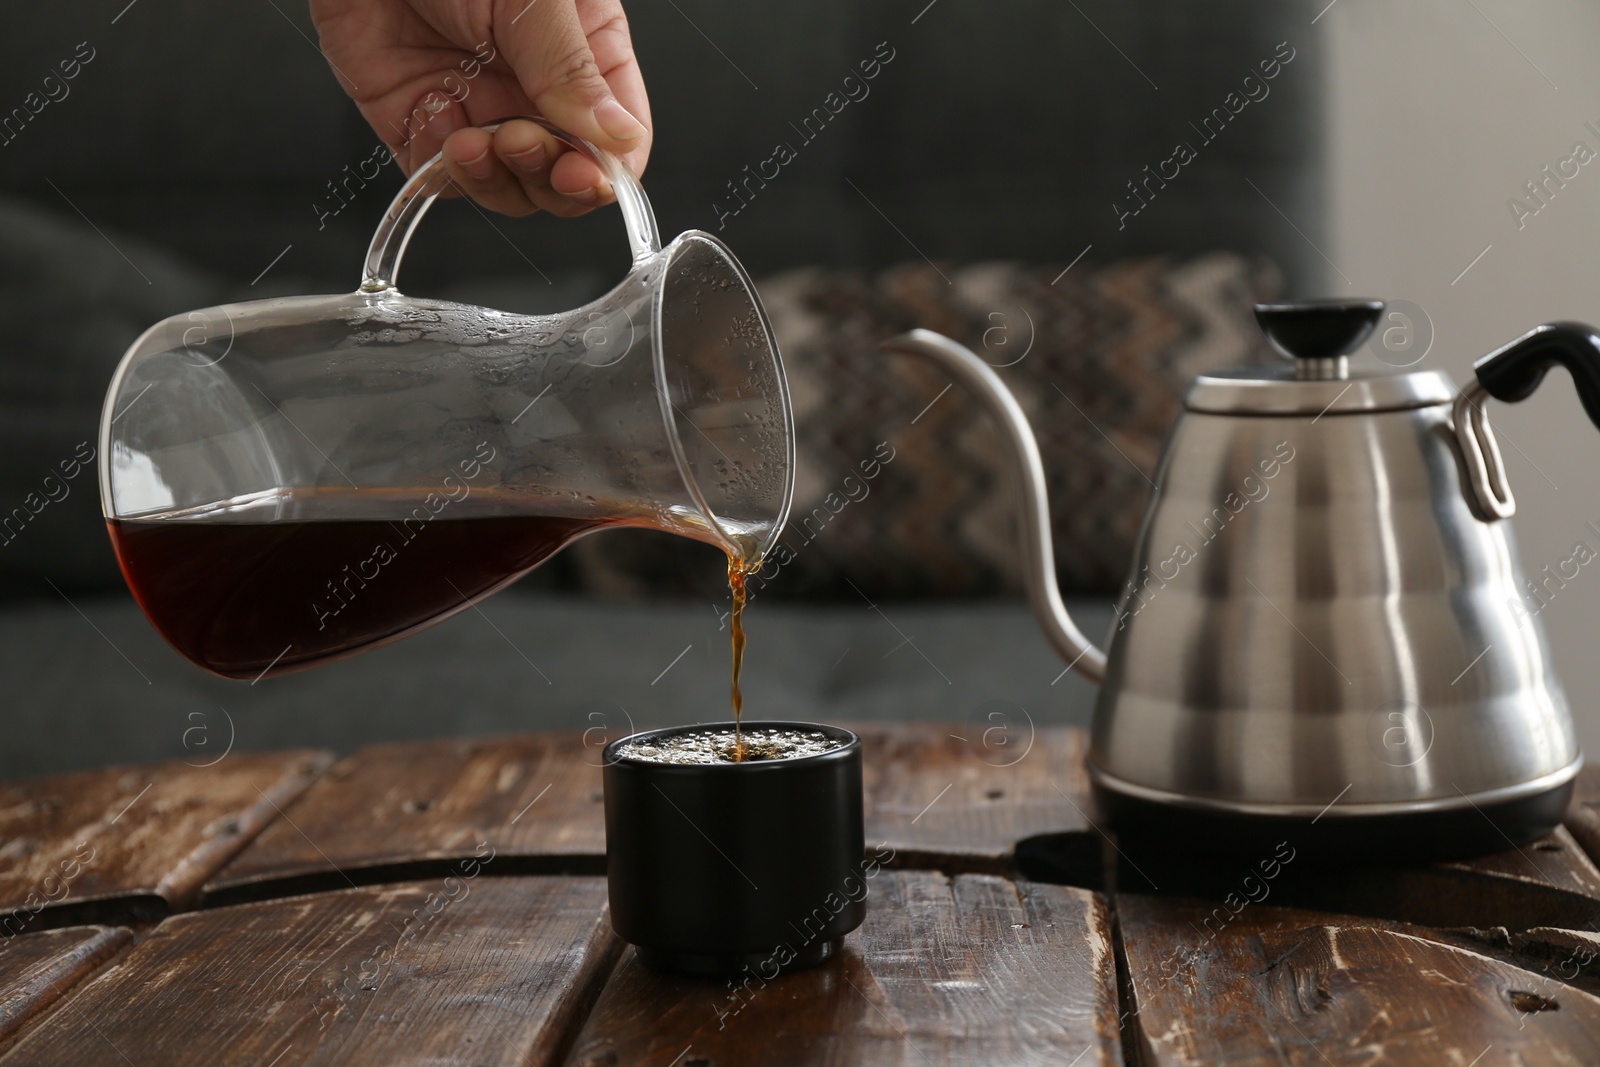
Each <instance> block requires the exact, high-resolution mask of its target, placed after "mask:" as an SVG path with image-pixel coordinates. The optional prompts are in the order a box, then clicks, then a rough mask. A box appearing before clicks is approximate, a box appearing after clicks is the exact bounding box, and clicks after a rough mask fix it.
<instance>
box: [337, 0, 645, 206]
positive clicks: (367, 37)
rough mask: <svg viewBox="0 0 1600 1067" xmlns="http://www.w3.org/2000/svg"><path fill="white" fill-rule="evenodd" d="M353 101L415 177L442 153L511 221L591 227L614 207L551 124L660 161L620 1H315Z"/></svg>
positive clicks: (463, 184) (634, 158) (626, 155)
mask: <svg viewBox="0 0 1600 1067" xmlns="http://www.w3.org/2000/svg"><path fill="white" fill-rule="evenodd" d="M311 18H312V21H313V22H314V23H315V24H316V27H317V33H318V35H319V37H320V38H321V41H322V51H323V54H324V55H325V56H327V59H328V64H329V66H331V67H332V68H333V71H334V75H335V76H336V77H337V78H338V80H339V84H340V85H341V86H343V87H344V90H345V92H347V93H349V94H350V97H351V99H352V100H354V101H355V102H356V105H357V106H358V107H359V108H360V109H361V114H362V116H363V117H364V118H365V119H366V120H367V122H368V123H370V124H371V126H372V128H373V130H375V131H376V132H377V134H378V136H379V137H381V138H383V141H384V143H385V144H386V145H388V146H389V150H390V151H391V152H392V153H393V154H394V156H395V159H396V160H397V161H398V162H399V163H400V165H401V167H402V168H404V170H405V172H406V173H407V174H411V173H412V172H414V171H415V170H416V169H417V168H418V167H420V166H421V165H422V164H424V163H426V162H427V161H428V160H429V159H432V158H433V156H434V155H435V154H436V153H438V152H440V151H441V150H442V151H443V152H444V160H445V165H446V167H447V169H448V171H449V174H450V177H451V178H452V179H453V180H454V181H455V183H456V185H457V186H458V187H459V188H460V189H461V190H463V191H464V192H466V193H467V194H468V195H469V196H471V197H472V198H473V199H474V200H476V201H478V202H479V203H480V204H483V205H484V206H485V207H488V208H492V209H493V210H495V211H501V212H504V213H505V214H507V215H527V214H530V213H531V212H534V211H538V210H544V211H548V212H550V213H551V214H554V215H563V216H569V215H581V214H582V213H584V212H585V211H588V210H590V209H591V208H594V207H598V206H599V205H601V204H604V203H608V202H609V201H610V200H611V199H612V192H611V186H610V183H609V182H607V181H606V179H605V177H604V175H603V174H602V173H601V171H600V168H599V167H597V166H596V165H595V164H594V162H593V161H591V160H590V159H588V158H587V157H585V156H583V155H582V154H581V153H578V152H574V151H572V150H571V149H569V148H567V146H566V145H563V144H562V143H561V142H559V141H557V140H556V139H555V138H554V137H552V136H551V135H550V134H549V132H548V131H546V130H545V129H544V128H543V127H541V126H539V125H538V124H536V123H532V122H521V121H513V122H507V123H504V124H503V125H502V126H501V127H500V128H499V129H498V130H497V131H495V133H494V134H493V136H491V135H489V134H488V133H485V132H484V131H483V130H481V129H478V128H477V127H479V126H481V125H484V124H486V123H491V122H494V121H496V120H498V119H504V118H506V117H508V116H512V115H539V116H541V117H543V118H546V119H549V120H550V121H551V122H553V123H555V124H556V125H557V126H560V127H561V128H562V129H564V130H566V131H567V132H568V133H574V134H577V135H578V136H580V137H582V138H584V139H585V140H588V141H590V142H591V143H593V144H595V145H598V146H599V147H601V148H604V149H606V150H607V151H610V152H613V153H615V154H617V155H619V156H621V157H622V160H623V162H624V163H625V164H626V165H627V166H628V168H629V169H630V170H631V171H633V173H634V174H639V173H641V172H642V171H643V170H644V165H645V161H646V160H647V159H648V158H649V155H650V140H651V133H650V103H649V101H648V100H647V99H646V98H645V91H644V78H643V76H642V75H641V74H640V73H639V64H638V61H637V60H636V59H635V58H634V54H633V42H632V40H631V39H630V38H629V35H628V20H627V18H626V16H624V15H623V13H622V5H621V2H620V0H311Z"/></svg>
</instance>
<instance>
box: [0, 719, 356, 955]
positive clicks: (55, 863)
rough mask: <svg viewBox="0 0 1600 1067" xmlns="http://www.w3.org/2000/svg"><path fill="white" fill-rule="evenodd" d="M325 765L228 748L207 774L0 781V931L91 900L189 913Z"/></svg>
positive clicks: (166, 766) (306, 756) (161, 770)
mask: <svg viewBox="0 0 1600 1067" xmlns="http://www.w3.org/2000/svg"><path fill="white" fill-rule="evenodd" d="M329 762H331V758H330V757H329V756H328V755H327V754H326V753H321V752H315V751H310V750H299V751H291V752H274V753H266V754H247V753H240V752H235V753H230V754H229V755H227V756H226V757H225V758H223V759H222V760H221V761H219V762H217V763H215V764H213V765H212V766H209V767H194V766H190V765H189V764H186V763H183V762H180V761H174V762H171V763H162V764H158V765H156V766H152V767H138V768H130V767H112V768H108V769H106V770H101V771H89V772H84V773H79V774H67V775H57V776H51V777H45V778H34V779H28V780H24V781H19V782H12V783H9V784H6V785H3V786H0V915H7V916H8V918H6V919H4V920H0V928H4V929H6V930H10V931H12V932H21V931H24V930H37V929H41V928H43V927H45V926H48V925H51V923H52V921H53V920H54V919H56V918H58V917H60V916H62V915H74V914H82V913H84V912H85V910H86V907H87V906H88V905H90V904H93V903H95V902H107V901H118V902H121V903H123V904H125V905H127V906H128V907H129V908H134V909H144V910H145V911H146V912H147V913H153V914H154V915H159V914H161V913H163V912H165V911H166V910H167V909H169V908H170V909H173V910H181V909H183V908H187V907H189V906H190V905H191V904H192V903H193V902H194V899H195V897H196V895H197V893H198V890H199V888H200V886H201V884H202V883H203V882H204V881H205V880H206V879H207V878H208V877H210V876H211V875H212V874H213V873H214V872H215V871H217V870H218V869H219V868H221V867H222V866H223V864H225V863H226V862H227V861H228V860H229V859H231V858H232V857H233V855H234V854H235V853H237V852H238V851H239V850H240V849H241V848H243V847H244V846H245V845H246V844H248V843H249V842H250V841H251V840H252V839H253V838H254V837H255V836H256V835H257V834H258V833H260V832H261V829H262V828H263V827H264V826H266V825H267V824H268V823H269V822H271V821H272V820H274V819H276V818H277V817H278V814H279V811H280V810H281V809H282V808H284V807H286V806H287V805H289V804H290V803H291V802H292V801H293V800H294V798H295V797H297V796H299V795H300V793H301V792H303V791H304V790H305V788H306V787H307V786H308V785H309V784H310V783H311V781H312V780H313V779H314V778H315V777H316V776H317V775H318V774H320V773H321V772H322V771H323V769H325V768H326V767H327V765H328V763H329ZM88 910H90V911H92V910H93V909H88ZM106 910H108V912H109V913H112V914H116V913H117V911H116V909H115V908H111V909H106Z"/></svg>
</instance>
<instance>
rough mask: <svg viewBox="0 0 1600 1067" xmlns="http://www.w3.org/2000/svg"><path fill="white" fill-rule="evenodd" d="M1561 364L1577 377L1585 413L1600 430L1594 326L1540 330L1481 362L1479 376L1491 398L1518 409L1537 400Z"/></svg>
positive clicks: (1598, 345) (1599, 345)
mask: <svg viewBox="0 0 1600 1067" xmlns="http://www.w3.org/2000/svg"><path fill="white" fill-rule="evenodd" d="M1557 364H1560V365H1561V366H1563V367H1565V368H1567V370H1568V371H1569V372H1571V374H1572V383H1573V384H1574V385H1575V386H1577V387H1578V399H1579V400H1581V401H1583V410H1584V411H1586V412H1588V414H1589V421H1590V422H1592V423H1594V424H1595V426H1597V427H1600V330H1596V329H1595V328H1594V327H1593V326H1589V325H1586V324H1584V323H1581V322H1547V323H1545V324H1544V325H1543V326H1536V327H1534V328H1533V329H1531V330H1529V331H1528V332H1527V333H1525V334H1523V335H1522V336H1521V337H1519V338H1517V339H1516V340H1515V341H1512V342H1511V343H1510V344H1508V345H1505V346H1503V347H1501V348H1499V349H1497V350H1495V351H1493V352H1491V353H1489V354H1488V355H1487V356H1484V357H1483V358H1482V359H1480V360H1478V362H1477V363H1476V364H1474V365H1473V370H1474V371H1475V372H1476V373H1477V375H1478V382H1479V384H1481V385H1482V386H1483V388H1484V390H1485V391H1486V392H1487V393H1488V394H1489V395H1490V396H1492V397H1494V398H1495V399H1496V400H1504V401H1506V402H1507V403H1516V402H1517V401H1519V400H1526V399H1527V398H1528V397H1530V396H1532V395H1533V391H1534V390H1535V389H1537V388H1539V383H1540V382H1542V381H1544V375H1545V372H1546V371H1548V370H1549V369H1550V368H1551V367H1553V366H1555V365H1557Z"/></svg>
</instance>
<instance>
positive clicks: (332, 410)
mask: <svg viewBox="0 0 1600 1067" xmlns="http://www.w3.org/2000/svg"><path fill="white" fill-rule="evenodd" d="M545 125H546V126H547V128H551V130H552V132H553V133H554V134H555V135H556V136H557V137H559V138H560V139H561V140H563V141H564V142H565V143H567V144H569V145H571V146H573V147H574V148H576V149H578V150H579V151H583V152H586V153H587V154H589V155H590V156H591V157H593V158H594V159H595V160H596V162H597V163H599V165H600V167H601V169H602V171H603V172H604V173H605V174H606V176H607V177H608V178H609V180H610V182H611V185H612V187H613V188H614V189H615V191H616V196H617V202H618V204H619V206H620V207H621V210H622V215H623V219H624V221H625V223H626V226H627V231H628V237H629V240H630V242H631V244H632V249H633V266H632V269H631V270H630V271H629V273H628V275H627V277H625V278H624V279H623V280H622V281H621V282H620V283H619V284H618V285H617V286H616V287H615V288H613V289H612V290H611V291H610V292H609V293H607V294H606V295H605V296H603V297H601V298H599V299H598V300H595V301H593V302H591V303H589V304H586V305H584V306H583V307H580V308H577V309H575V310H573V311H569V312H565V313H563V314H555V315H516V314H508V313H505V312H501V311H495V310H491V309H489V308H482V307H473V306H470V305H465V304H458V303H450V302H447V301H440V300H428V299H419V298H415V297H409V296H405V295H402V294H401V293H400V291H399V290H398V289H396V288H395V278H396V273H397V271H398V268H399V265H400V259H401V256H402V254H403V253H404V251H405V247H406V243H407V241H408V240H409V238H410V236H411V233H412V231H413V230H414V229H415V227H416V225H417V223H418V221H420V219H421V218H422V215H423V213H424V212H426V211H427V209H428V207H429V205H430V204H432V202H433V201H434V199H435V198H436V197H437V196H438V194H439V193H440V192H441V191H442V190H443V189H444V188H445V186H446V184H447V183H448V178H447V176H446V174H445V171H444V167H443V165H442V163H441V161H440V160H439V159H438V158H435V159H434V160H433V161H432V162H431V163H429V164H428V165H427V166H425V167H423V168H422V169H420V170H419V171H418V172H417V173H416V174H415V175H414V176H413V177H412V178H411V179H410V180H409V181H408V182H407V183H406V185H405V187H404V188H403V189H401V191H400V193H399V195H397V196H396V197H395V199H394V202H393V203H392V204H391V205H390V207H389V209H388V212H387V213H386V214H385V216H384V218H383V221H382V223H381V224H380V225H379V227H378V230H377V233H376V234H375V235H374V237H373V240H372V245H371V247H370V249H369V250H368V253H367V261H366V269H365V275H364V277H363V279H362V282H361V287H360V289H358V290H357V291H356V292H354V293H350V294H347V295H343V296H306V297H287V298H281V299H272V300H259V301H252V302H249V303H240V304H226V305H222V306H219V307H214V308H208V309H205V310H203V311H194V312H190V313H188V314H186V315H177V316H173V317H172V318H169V319H167V320H165V321H163V322H160V323H157V324H156V325H155V326H152V327H151V328H150V329H149V330H147V331H146V332H145V333H144V335H143V336H142V337H140V338H139V339H138V341H137V342H135V343H134V345H133V347H132V348H130V349H129V350H128V353H127V354H126V355H125V356H124V357H123V359H122V362H121V364H120V365H119V366H118V368H117V371H116V374H115V376H114V377H113V379H112V382H111V388H110V391H109V393H108V394H107V397H106V404H105V410H104V414H103V416H102V420H101V429H100V443H101V450H100V488H101V499H102V503H103V506H104V510H105V515H106V520H107V524H108V527H109V529H110V533H111V539H112V542H113V544H114V545H115V547H116V551H117V557H118V559H119V561H120V563H121V566H122V571H123V574H124V576H125V577H126V578H127V581H128V585H129V586H130V588H131V589H132V590H133V593H134V595H135V596H136V597H137V598H138V601H139V603H140V605H141V606H142V607H143V609H144V611H145V613H146V614H147V615H148V616H149V618H150V620H151V622H152V623H153V624H154V625H155V627H156V629H157V630H159V631H160V632H161V634H162V636H164V637H165V638H166V639H167V640H168V641H169V642H170V643H171V644H172V645H173V646H174V647H175V648H177V650H178V651H179V652H181V653H182V654H183V655H184V656H185V657H187V658H188V659H189V660H191V661H192V662H194V663H196V664H197V665H199V666H201V667H204V668H205V669H206V670H209V671H212V672H214V673H216V674H220V675H223V676H226V677H229V678H246V679H255V678H259V677H262V676H264V675H268V674H276V673H282V672H285V671H290V670H295V669H299V668H304V667H309V666H312V665H314V664H317V663H321V662H326V661H329V660H333V659H338V658H340V657H343V656H348V655H351V654H353V653H356V652H359V651H362V650H364V649H367V648H372V647H375V646H377V645H380V644H384V643H386V642H389V641H393V640H396V639H398V638H400V637H403V636H405V635H406V634H409V633H412V632H414V631H416V630H418V629H421V628H423V627H426V626H429V625H431V624H433V623H435V622H439V621H441V620H443V619H445V618H448V617H449V616H451V615H453V614H454V613H455V612H457V611H460V610H462V609H463V608H465V607H467V606H469V605H470V604H472V603H474V602H475V601H477V600H479V599H481V598H482V597H485V596H487V595H489V594H490V593H493V592H495V591H496V590H498V589H500V588H502V587H503V586H505V585H507V584H509V583H511V582H513V581H515V580H516V579H517V578H519V577H520V576H522V575H523V574H526V573H527V572H528V571H529V570H531V569H533V568H534V567H536V566H538V565H539V564H540V563H542V562H543V561H544V560H546V559H548V558H549V557H550V556H551V555H552V554H553V553H555V552H556V551H558V550H559V549H561V548H562V547H563V546H564V545H566V544H568V543H570V542H571V541H573V540H574V539H575V538H578V537H581V536H583V535H585V534H588V533H592V532H594V531H595V530H599V529H603V528H606V527H611V526H638V527H649V528H653V529H658V530H666V531H670V532H673V533H678V534H682V535H684V536H687V537H693V538H696V539H698V540H701V541H705V542H708V543H710V544H712V545H715V546H717V547H719V548H721V549H722V550H724V551H725V552H726V553H727V554H728V558H729V563H730V574H732V573H739V574H742V573H745V572H747V571H748V570H750V569H752V568H753V567H754V566H757V565H759V561H760V559H761V557H762V556H763V554H764V553H766V551H767V550H768V549H769V548H770V547H771V545H772V544H773V542H774V541H775V540H776V538H777V536H778V534H779V532H780V531H781V530H782V527H783V524H784V521H785V519H786V517H787V514H788V510H789V501H790V496H791V494H792V491H793V485H794V432H793V422H792V415H791V411H790V407H789V394H788V387H787V383H786V381H785V378H784V373H783V365H782V363H781V361H780V359H779V355H778V350H777V346H776V344H775V343H774V341H773V338H772V329H771V326H770V324H769V323H768V321H767V316H766V312H765V311H764V309H763V308H762V306H761V301H760V299H759V297H758V296H757V295H756V292H755V289H754V286H753V285H752V284H751V282H750V279H749V277H748V276H747V275H746V274H745V272H744V270H743V268H742V267H741V266H740V265H739V263H738V261H737V260H735V259H734V257H733V254H732V253H731V252H730V251H729V250H728V249H727V247H726V246H724V245H723V244H722V243H721V242H720V241H718V240H717V239H716V238H715V237H713V236H711V235H710V234H706V233H701V232H698V231H690V232H688V233H685V234H683V235H681V236H679V237H678V238H677V239H676V240H674V241H672V242H671V243H669V244H667V245H666V246H665V247H662V245H661V240H660V237H659V235H658V234H657V232H656V226H655V218H654V216H653V214H652V212H651V209H650V204H649V201H648V200H647V199H646V198H645V195H644V191H643V190H642V189H641V188H640V187H639V184H638V182H637V181H636V180H635V179H634V177H633V176H632V175H631V174H630V173H629V172H628V170H627V169H626V168H625V167H624V166H623V165H622V164H621V162H620V161H618V160H617V159H615V158H614V157H611V156H609V155H607V154H606V153H603V152H601V151H600V150H598V149H596V148H595V147H594V146H592V145H590V144H588V143H587V142H584V141H582V140H580V139H578V138H576V137H573V136H571V135H568V134H565V133H562V132H561V131H559V130H555V129H554V128H553V127H549V124H548V123H546V124H545Z"/></svg>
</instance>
